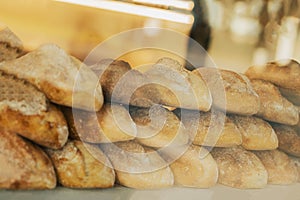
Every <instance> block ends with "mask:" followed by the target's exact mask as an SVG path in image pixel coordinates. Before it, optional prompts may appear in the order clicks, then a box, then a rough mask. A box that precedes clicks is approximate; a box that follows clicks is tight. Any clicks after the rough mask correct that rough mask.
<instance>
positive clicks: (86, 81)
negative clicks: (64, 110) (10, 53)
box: [0, 44, 103, 111]
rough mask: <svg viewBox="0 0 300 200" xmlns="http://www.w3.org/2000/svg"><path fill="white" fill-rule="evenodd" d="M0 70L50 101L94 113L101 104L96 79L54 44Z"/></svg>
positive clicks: (100, 95)
mask: <svg viewBox="0 0 300 200" xmlns="http://www.w3.org/2000/svg"><path fill="white" fill-rule="evenodd" d="M53 58H55V59H53ZM0 70H2V71H4V72H6V73H8V74H12V75H15V76H16V77H17V78H20V79H25V80H26V81H28V82H30V83H31V84H33V85H34V86H36V87H37V88H38V89H39V90H41V91H42V92H43V93H44V94H45V95H46V96H47V97H48V98H49V100H50V101H52V102H54V103H57V104H60V105H65V106H69V107H75V108H80V109H86V110H92V111H93V110H99V109H100V108H101V106H102V104H103V96H102V89H101V86H100V85H99V84H98V79H97V76H96V75H95V74H94V73H93V72H92V71H91V70H90V69H89V68H88V67H87V66H85V65H84V64H83V63H81V62H80V61H79V60H77V59H76V58H74V57H71V56H69V55H67V54H66V52H65V51H64V50H62V49H61V48H59V47H58V46H56V45H53V44H47V45H43V46H41V47H39V48H38V49H36V50H35V51H32V52H30V53H27V54H26V55H24V56H22V57H20V58H18V59H15V60H11V61H5V62H2V63H1V64H0ZM79 75H80V76H79Z"/></svg>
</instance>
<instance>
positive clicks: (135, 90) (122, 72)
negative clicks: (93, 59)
mask: <svg viewBox="0 0 300 200" xmlns="http://www.w3.org/2000/svg"><path fill="white" fill-rule="evenodd" d="M90 68H91V69H92V70H93V71H94V72H95V73H96V74H97V76H98V77H99V79H100V83H101V86H102V88H103V94H104V97H105V100H106V101H107V102H117V103H123V104H130V105H134V106H140V107H150V106H152V105H154V104H158V103H159V102H160V94H159V93H158V91H157V89H156V87H155V86H154V85H152V84H149V82H150V80H149V78H148V77H147V76H146V75H144V74H142V73H141V72H139V71H137V70H134V69H131V67H130V65H129V63H127V62H125V61H122V60H112V59H104V60H101V61H100V62H99V63H97V64H95V65H92V66H91V67H90Z"/></svg>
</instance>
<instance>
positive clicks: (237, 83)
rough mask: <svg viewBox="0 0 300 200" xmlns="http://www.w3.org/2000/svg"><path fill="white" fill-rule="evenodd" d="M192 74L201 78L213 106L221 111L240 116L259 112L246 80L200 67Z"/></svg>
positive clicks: (254, 96) (232, 74)
mask: <svg viewBox="0 0 300 200" xmlns="http://www.w3.org/2000/svg"><path fill="white" fill-rule="evenodd" d="M193 73H194V74H197V75H198V76H201V77H203V79H204V80H205V81H206V83H207V85H208V87H209V89H210V91H211V94H212V97H213V104H214V105H215V106H216V107H218V108H219V109H221V110H226V112H229V113H235V114H241V115H253V114H255V113H257V112H258V110H259V98H258V95H257V94H256V93H255V91H254V90H253V88H252V86H251V84H250V81H249V80H248V78H247V77H246V76H244V75H242V74H238V73H235V72H233V71H229V70H220V69H215V68H208V67H202V68H199V69H195V70H194V71H193Z"/></svg>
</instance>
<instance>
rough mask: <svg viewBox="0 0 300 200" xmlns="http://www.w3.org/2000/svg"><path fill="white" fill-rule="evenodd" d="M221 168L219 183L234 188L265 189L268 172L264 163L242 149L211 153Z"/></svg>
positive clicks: (221, 150)
mask: <svg viewBox="0 0 300 200" xmlns="http://www.w3.org/2000/svg"><path fill="white" fill-rule="evenodd" d="M211 154H212V156H213V158H214V159H215V160H216V162H217V165H218V168H219V179H218V182H219V183H220V184H223V185H227V186H229V187H234V188H241V189H246V188H263V187H265V186H266V185H267V181H268V172H267V170H266V169H265V167H264V165H263V164H262V162H261V161H260V160H259V159H258V157H256V156H255V154H253V153H252V152H250V151H247V150H245V149H243V148H242V147H240V146H239V147H231V148H214V149H213V150H212V151H211Z"/></svg>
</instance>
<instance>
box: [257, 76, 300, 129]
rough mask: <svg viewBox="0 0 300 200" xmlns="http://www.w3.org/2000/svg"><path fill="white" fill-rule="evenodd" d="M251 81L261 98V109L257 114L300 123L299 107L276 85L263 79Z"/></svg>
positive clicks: (282, 122) (270, 118)
mask: <svg viewBox="0 0 300 200" xmlns="http://www.w3.org/2000/svg"><path fill="white" fill-rule="evenodd" d="M251 83H252V86H253V88H254V90H255V91H256V93H257V94H258V95H259V98H260V110H259V112H258V113H257V114H256V115H257V116H259V117H262V118H264V119H266V120H269V121H272V122H277V123H281V124H287V125H295V124H297V123H298V121H299V113H298V109H297V107H296V106H294V105H293V104H292V103H291V102H289V101H288V100H287V99H286V98H284V97H283V96H282V95H281V94H280V92H279V90H278V88H277V87H276V86H275V85H273V84H272V83H270V82H267V81H263V80H251Z"/></svg>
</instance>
